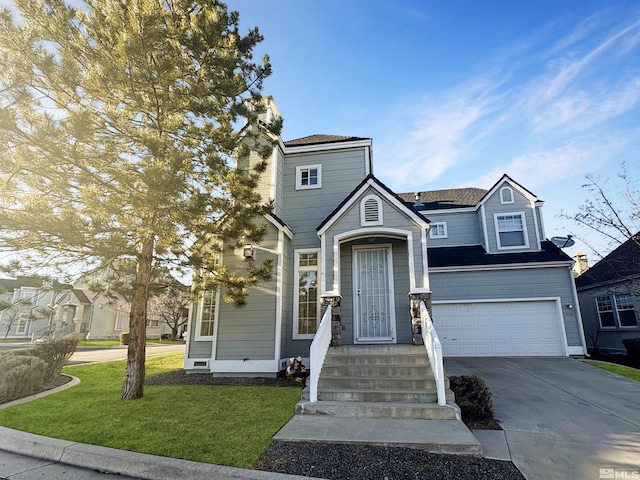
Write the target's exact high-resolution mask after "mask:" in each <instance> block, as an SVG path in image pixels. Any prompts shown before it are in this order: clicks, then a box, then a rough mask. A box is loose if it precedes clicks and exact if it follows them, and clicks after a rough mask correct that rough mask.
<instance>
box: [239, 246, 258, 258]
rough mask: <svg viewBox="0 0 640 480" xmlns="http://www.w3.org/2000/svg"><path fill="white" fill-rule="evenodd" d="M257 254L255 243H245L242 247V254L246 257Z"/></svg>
mask: <svg viewBox="0 0 640 480" xmlns="http://www.w3.org/2000/svg"><path fill="white" fill-rule="evenodd" d="M255 254H256V251H255V248H253V245H245V246H244V247H242V256H243V257H244V258H253V257H254V256H255Z"/></svg>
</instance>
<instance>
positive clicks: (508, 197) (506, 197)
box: [500, 187, 514, 203]
mask: <svg viewBox="0 0 640 480" xmlns="http://www.w3.org/2000/svg"><path fill="white" fill-rule="evenodd" d="M513 201H514V200H513V190H511V187H502V188H501V189H500V203H513Z"/></svg>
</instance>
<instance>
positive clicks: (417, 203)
mask: <svg viewBox="0 0 640 480" xmlns="http://www.w3.org/2000/svg"><path fill="white" fill-rule="evenodd" d="M421 193H422V192H416V197H415V198H416V201H415V202H414V204H413V206H414V207H421V206H422V202H421V201H420V194H421Z"/></svg>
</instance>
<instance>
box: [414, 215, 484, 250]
mask: <svg viewBox="0 0 640 480" xmlns="http://www.w3.org/2000/svg"><path fill="white" fill-rule="evenodd" d="M426 217H427V218H428V219H429V221H431V223H440V222H444V223H446V224H447V238H431V237H428V242H429V248H432V247H455V246H459V245H480V243H481V238H482V237H481V235H480V232H481V231H482V226H481V225H480V219H479V216H478V214H477V213H476V212H460V213H445V212H441V213H436V214H433V213H429V214H427V215H426Z"/></svg>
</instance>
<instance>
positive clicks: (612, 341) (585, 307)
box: [578, 287, 640, 350]
mask: <svg viewBox="0 0 640 480" xmlns="http://www.w3.org/2000/svg"><path fill="white" fill-rule="evenodd" d="M616 291H617V290H616ZM610 294H611V290H607V288H605V287H601V288H594V289H590V290H583V291H579V292H578V299H579V301H580V311H581V313H582V323H583V325H584V336H585V338H586V341H587V347H589V348H594V347H595V345H596V341H597V346H598V347H599V348H606V349H619V350H624V345H623V344H622V340H623V339H625V338H633V337H637V336H638V335H640V328H604V329H601V328H600V318H599V317H598V309H597V307H596V297H599V296H601V295H610ZM639 306H640V302H639V299H638V297H636V296H634V307H635V310H636V316H637V312H638V311H639V310H638V307H639Z"/></svg>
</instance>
